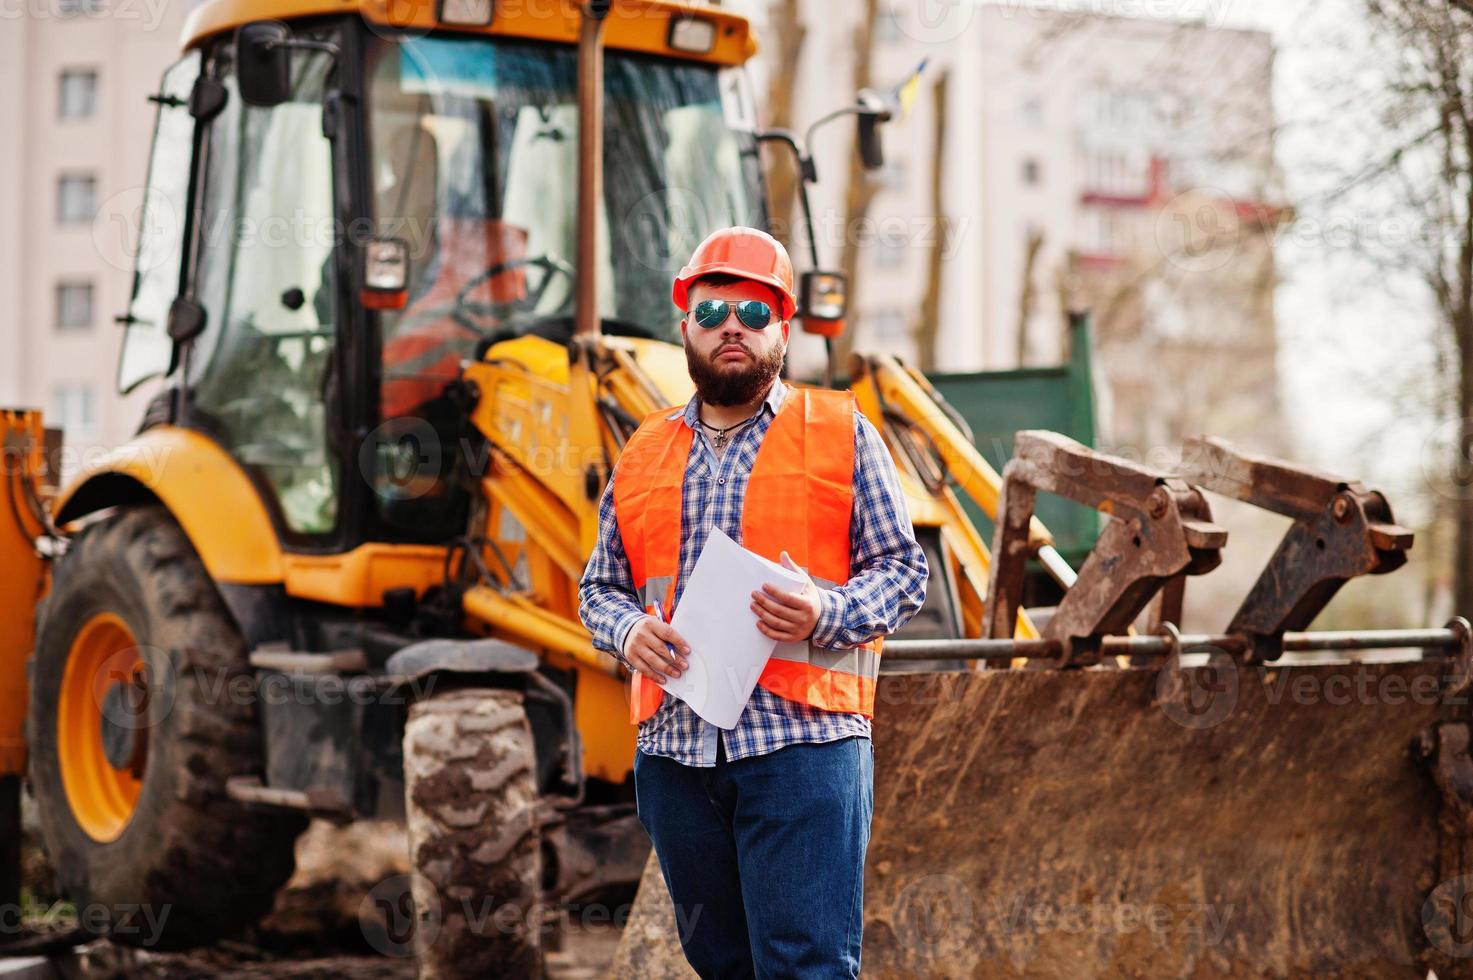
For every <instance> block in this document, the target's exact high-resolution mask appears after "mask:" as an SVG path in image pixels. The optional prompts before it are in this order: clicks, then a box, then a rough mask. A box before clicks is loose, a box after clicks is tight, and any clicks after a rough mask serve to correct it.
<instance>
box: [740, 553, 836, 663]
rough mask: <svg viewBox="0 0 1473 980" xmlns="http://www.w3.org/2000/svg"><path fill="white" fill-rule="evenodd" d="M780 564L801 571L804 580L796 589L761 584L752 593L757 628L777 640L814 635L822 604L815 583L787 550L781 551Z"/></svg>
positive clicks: (797, 640) (803, 638) (794, 639)
mask: <svg viewBox="0 0 1473 980" xmlns="http://www.w3.org/2000/svg"><path fill="white" fill-rule="evenodd" d="M782 564H783V567H784V568H791V569H792V570H793V571H795V572H798V573H799V574H801V575H802V576H803V577H804V578H805V579H807V582H806V583H805V584H804V585H803V587H802V588H801V589H799V590H798V591H797V592H785V591H783V590H782V589H779V588H778V587H776V586H774V585H764V586H762V591H761V592H753V593H752V611H753V612H754V613H756V614H757V628H758V629H759V630H761V631H762V635H764V636H770V637H772V638H773V639H774V640H777V641H778V642H779V643H798V642H800V641H802V640H806V639H808V638H809V637H810V636H812V635H813V630H814V628H815V627H817V626H818V617H819V614H820V613H822V612H823V603H822V601H821V600H820V599H819V597H818V586H817V585H814V584H813V579H811V578H808V573H807V572H804V571H803V569H801V568H799V567H798V565H797V563H796V562H794V561H793V559H792V556H790V555H789V554H788V553H787V552H786V551H784V552H783V553H782Z"/></svg>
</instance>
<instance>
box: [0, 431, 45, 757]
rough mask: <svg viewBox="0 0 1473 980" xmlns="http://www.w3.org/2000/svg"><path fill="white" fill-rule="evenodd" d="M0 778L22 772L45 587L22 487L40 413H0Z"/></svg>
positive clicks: (35, 462) (35, 449) (28, 477)
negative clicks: (29, 679)
mask: <svg viewBox="0 0 1473 980" xmlns="http://www.w3.org/2000/svg"><path fill="white" fill-rule="evenodd" d="M0 444H3V445H4V447H5V455H4V462H3V465H0V480H3V481H4V482H3V486H0V497H4V498H6V502H4V503H0V583H3V584H0V776H15V775H20V774H21V773H23V772H24V771H25V766H26V741H25V731H24V725H25V719H26V700H27V696H26V660H27V659H28V658H29V657H30V655H31V644H32V642H33V640H34V636H33V630H34V624H35V617H36V611H35V610H36V603H37V602H38V601H39V600H40V598H41V595H42V593H43V591H44V590H45V587H46V566H45V563H44V562H43V561H42V560H41V559H40V557H39V556H37V554H36V549H35V546H34V544H33V543H32V542H33V541H34V540H35V538H36V536H37V535H38V534H40V533H41V527H40V525H39V524H38V523H37V522H36V521H34V520H33V519H32V517H31V513H30V511H29V510H28V509H27V507H26V502H25V500H24V499H23V498H22V497H21V496H20V494H21V493H22V492H23V486H24V485H23V483H22V481H29V482H30V483H31V485H32V487H36V488H37V489H38V490H39V488H38V487H37V484H38V482H39V474H40V472H41V466H42V462H43V456H42V446H43V445H44V432H43V430H42V426H41V414H40V413H39V412H12V411H0Z"/></svg>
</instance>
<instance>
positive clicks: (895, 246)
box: [874, 235, 905, 269]
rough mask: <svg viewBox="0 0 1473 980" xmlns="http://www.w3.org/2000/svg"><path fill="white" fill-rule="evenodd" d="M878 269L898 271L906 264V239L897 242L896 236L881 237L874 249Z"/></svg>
mask: <svg viewBox="0 0 1473 980" xmlns="http://www.w3.org/2000/svg"><path fill="white" fill-rule="evenodd" d="M874 257H875V268H876V269H898V268H900V267H901V266H902V265H904V264H905V239H903V238H901V239H900V240H898V241H897V240H896V239H895V237H894V236H889V235H881V236H880V238H879V240H878V241H877V242H875V249H874Z"/></svg>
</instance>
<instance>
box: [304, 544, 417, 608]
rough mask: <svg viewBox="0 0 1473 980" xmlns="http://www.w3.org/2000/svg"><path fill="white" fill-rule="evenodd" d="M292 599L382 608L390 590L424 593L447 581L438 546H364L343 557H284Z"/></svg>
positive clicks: (341, 555)
mask: <svg viewBox="0 0 1473 980" xmlns="http://www.w3.org/2000/svg"><path fill="white" fill-rule="evenodd" d="M281 560H282V567H283V569H284V571H285V573H286V574H285V581H286V592H287V595H290V596H295V597H296V598H298V599H311V600H313V601H314V602H328V603H332V604H333V605H337V606H354V607H359V608H362V607H368V606H381V605H383V602H384V593H385V592H387V591H388V590H389V589H401V588H409V589H413V590H414V594H415V595H423V594H424V592H425V590H426V589H428V588H429V587H430V586H432V585H439V584H440V583H442V582H443V581H444V580H445V549H444V548H441V547H439V546H437V545H417V544H365V545H360V546H359V547H357V548H354V549H353V550H352V551H348V552H344V553H343V554H338V555H300V554H291V553H288V554H284V555H282V559H281Z"/></svg>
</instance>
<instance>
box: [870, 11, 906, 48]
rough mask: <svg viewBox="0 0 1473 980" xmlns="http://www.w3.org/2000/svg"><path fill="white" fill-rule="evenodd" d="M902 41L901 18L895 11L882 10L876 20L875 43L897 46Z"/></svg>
mask: <svg viewBox="0 0 1473 980" xmlns="http://www.w3.org/2000/svg"><path fill="white" fill-rule="evenodd" d="M900 39H901V31H900V17H899V15H898V14H896V13H895V11H894V10H881V11H880V13H879V16H878V17H876V18H875V43H876V44H895V43H897V42H898V41H899V40H900Z"/></svg>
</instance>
